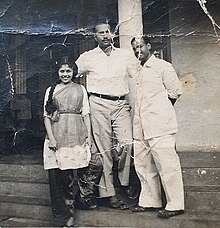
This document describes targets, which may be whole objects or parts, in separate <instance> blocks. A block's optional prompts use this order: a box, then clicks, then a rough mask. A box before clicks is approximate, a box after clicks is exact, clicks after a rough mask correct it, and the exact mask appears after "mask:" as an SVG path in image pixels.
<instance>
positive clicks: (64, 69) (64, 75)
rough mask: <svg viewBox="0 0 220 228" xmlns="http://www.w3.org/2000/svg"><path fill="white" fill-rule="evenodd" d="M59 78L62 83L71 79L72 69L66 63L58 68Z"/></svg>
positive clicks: (66, 82)
mask: <svg viewBox="0 0 220 228" xmlns="http://www.w3.org/2000/svg"><path fill="white" fill-rule="evenodd" d="M58 74H59V78H60V80H61V82H62V83H63V84H68V83H70V82H71V81H72V77H73V70H72V69H71V68H70V67H69V65H68V64H63V65H62V66H61V67H60V69H59V70H58Z"/></svg>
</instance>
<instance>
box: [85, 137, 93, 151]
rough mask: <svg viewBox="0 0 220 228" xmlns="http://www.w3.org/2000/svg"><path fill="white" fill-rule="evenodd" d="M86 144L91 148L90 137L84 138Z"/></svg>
mask: <svg viewBox="0 0 220 228" xmlns="http://www.w3.org/2000/svg"><path fill="white" fill-rule="evenodd" d="M86 144H88V145H89V148H91V146H92V139H91V137H90V136H89V137H87V138H86Z"/></svg>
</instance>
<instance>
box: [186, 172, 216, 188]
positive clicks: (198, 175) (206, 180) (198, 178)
mask: <svg viewBox="0 0 220 228" xmlns="http://www.w3.org/2000/svg"><path fill="white" fill-rule="evenodd" d="M182 174H183V182H184V186H208V185H215V186H216V185H219V186H220V168H182Z"/></svg>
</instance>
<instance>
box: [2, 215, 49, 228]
mask: <svg viewBox="0 0 220 228" xmlns="http://www.w3.org/2000/svg"><path fill="white" fill-rule="evenodd" d="M0 227H22V228H28V227H35V228H36V227H53V223H51V222H50V221H49V222H48V221H43V220H37V219H28V218H16V217H7V218H5V219H4V220H1V218H0Z"/></svg>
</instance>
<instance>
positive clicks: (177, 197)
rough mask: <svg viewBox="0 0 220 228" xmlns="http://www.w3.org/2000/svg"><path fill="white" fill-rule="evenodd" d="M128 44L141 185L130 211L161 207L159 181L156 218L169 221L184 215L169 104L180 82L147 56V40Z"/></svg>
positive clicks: (163, 64) (172, 112)
mask: <svg viewBox="0 0 220 228" xmlns="http://www.w3.org/2000/svg"><path fill="white" fill-rule="evenodd" d="M131 45H132V48H133V51H134V53H135V55H136V57H137V58H138V59H139V60H140V66H139V68H140V69H139V74H138V76H137V81H136V103H135V115H134V123H133V129H134V139H135V146H134V164H135V169H136V172H137V174H138V177H139V179H140V182H141V193H140V197H139V203H138V205H137V206H136V207H134V208H133V210H132V211H133V212H143V211H149V210H159V209H160V208H161V206H162V204H161V186H160V179H161V182H162V185H163V189H164V191H165V195H166V200H167V204H166V207H165V209H163V210H160V211H159V212H158V216H159V217H162V218H169V217H171V216H175V215H179V214H182V213H184V192H183V181H182V173H181V167H180V161H179V157H178V155H177V153H176V150H175V134H176V132H177V131H178V129H177V120H176V114H175V110H174V108H173V105H172V104H174V103H175V100H176V99H177V98H178V97H179V96H180V94H181V83H180V81H179V79H178V77H177V75H176V72H175V70H174V69H173V67H172V65H171V64H170V63H168V62H166V61H164V60H162V59H158V58H156V57H155V56H154V55H151V53H150V49H151V44H150V42H149V39H148V38H147V37H139V38H133V39H132V41H131Z"/></svg>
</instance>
